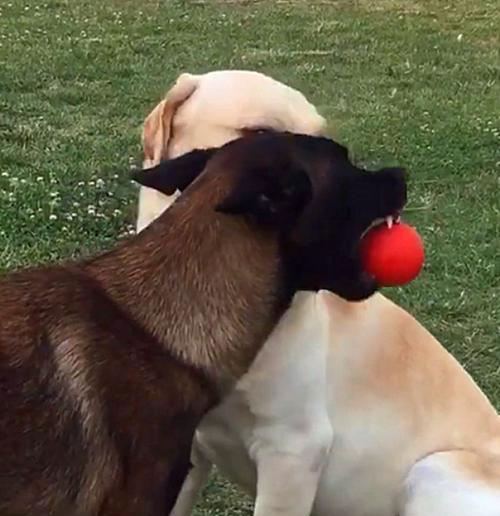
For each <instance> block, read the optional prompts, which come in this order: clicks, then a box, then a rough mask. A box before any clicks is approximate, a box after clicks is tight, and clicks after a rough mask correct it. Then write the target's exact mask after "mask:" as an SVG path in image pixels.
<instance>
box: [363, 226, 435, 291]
mask: <svg viewBox="0 0 500 516" xmlns="http://www.w3.org/2000/svg"><path fill="white" fill-rule="evenodd" d="M360 252H361V261H362V265H363V267H364V269H365V270H366V271H367V272H368V273H369V274H370V275H371V276H373V277H374V278H375V280H376V281H377V283H378V284H379V285H380V286H382V287H384V286H385V287H391V286H401V285H406V284H407V283H410V282H411V281H413V280H414V279H415V278H416V277H417V276H418V275H419V274H420V271H421V270H422V267H423V265H424V259H425V253H424V246H423V243H422V239H421V237H420V235H419V234H418V232H417V231H416V229H415V228H413V227H412V226H409V225H408V224H404V223H402V222H399V223H395V224H393V225H392V226H391V227H389V226H388V225H387V224H385V223H382V224H380V225H378V226H375V227H373V228H371V229H370V230H369V231H368V232H367V233H366V234H365V235H364V236H363V238H362V240H361V248H360Z"/></svg>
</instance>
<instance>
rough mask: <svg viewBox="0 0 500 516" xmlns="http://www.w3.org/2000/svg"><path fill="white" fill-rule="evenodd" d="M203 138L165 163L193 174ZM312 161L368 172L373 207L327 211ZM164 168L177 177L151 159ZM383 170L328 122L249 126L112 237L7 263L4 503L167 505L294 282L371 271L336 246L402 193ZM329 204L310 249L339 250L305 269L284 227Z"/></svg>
mask: <svg viewBox="0 0 500 516" xmlns="http://www.w3.org/2000/svg"><path fill="white" fill-rule="evenodd" d="M213 152H214V151H212V152H208V153H207V151H204V153H202V157H203V156H205V154H206V160H208V159H209V158H210V156H212V154H213ZM197 156H198V155H197V154H196V153H194V158H193V156H191V157H189V156H188V157H187V161H186V159H182V158H180V161H179V163H183V162H184V163H188V165H189V167H194V169H193V170H194V172H193V170H191V172H193V173H190V169H189V167H188V168H187V169H181V171H177V174H176V173H175V170H173V169H171V168H170V169H168V170H167V169H165V170H164V171H163V172H165V173H166V174H167V176H168V175H169V174H170V173H171V172H174V173H173V174H172V177H173V178H174V179H176V180H178V181H181V183H182V182H186V180H185V178H183V173H184V172H187V173H188V176H189V177H190V178H191V179H194V178H195V176H196V175H199V174H200V172H201V171H202V170H203V169H205V163H206V160H205V162H203V160H202V161H200V160H199V156H198V157H197ZM259 160H263V161H262V162H259ZM329 160H330V162H331V166H330V167H329V171H330V172H329V173H328V174H327V175H326V176H325V163H327V162H328V161H329ZM264 165H265V166H264ZM255 166H258V168H259V170H260V171H261V173H260V174H259V175H258V177H259V181H258V182H257V181H256V180H255V179H254V178H255V177H256V176H255V171H254V170H253V167H255ZM196 167H198V168H196ZM167 168H168V167H167ZM181 172H182V173H181ZM262 174H269V175H268V176H267V175H264V176H263V175H262ZM315 174H319V175H320V176H321V177H322V181H324V182H325V184H326V186H328V183H333V186H335V184H336V183H335V182H336V181H338V182H339V184H342V185H343V191H346V192H347V193H348V192H349V189H355V188H357V186H356V185H357V184H358V182H359V181H366V187H367V188H368V189H369V190H368V193H370V189H373V191H372V193H371V194H370V199H373V203H374V206H373V209H374V211H373V212H371V211H370V210H369V209H368V208H369V206H368V204H369V203H366V201H364V200H363V203H364V208H365V212H363V210H358V212H359V220H357V223H356V224H355V225H354V226H353V227H352V228H351V229H349V228H345V227H344V224H341V225H340V226H339V224H338V223H337V224H335V220H337V216H336V213H335V204H336V203H335V202H334V194H332V195H331V196H330V195H327V194H326V193H325V191H324V189H323V191H322V192H321V195H318V194H315V193H313V192H311V189H310V187H308V186H307V185H306V183H308V182H313V183H314V178H313V176H314V175H315ZM159 176H160V179H161V183H162V185H163V186H165V184H166V182H167V183H168V182H169V181H170V180H169V179H168V177H167V178H166V179H165V178H164V177H163V176H162V172H161V171H160V173H156V174H152V175H149V174H148V177H152V178H153V179H155V178H158V177H159ZM327 176H328V177H327ZM377 177H378V178H379V180H376V178H374V177H372V175H371V174H366V173H365V172H362V171H360V170H357V171H356V170H355V169H354V168H353V166H352V165H351V164H349V163H348V161H347V157H346V153H345V152H344V150H343V149H341V148H340V147H339V146H338V145H337V144H335V143H334V142H329V141H327V140H324V139H319V138H318V139H315V138H311V137H302V136H291V135H281V136H280V135H270V136H263V137H255V138H251V137H250V138H246V139H244V140H240V141H239V142H235V143H234V144H228V145H227V146H226V147H224V148H222V149H221V150H220V152H219V151H218V152H217V153H216V154H215V157H213V158H211V159H210V161H209V162H208V166H207V167H206V169H205V172H204V173H203V174H202V175H201V176H200V177H199V178H198V179H196V181H195V182H194V183H193V184H192V185H191V186H190V187H189V188H188V190H187V191H186V193H185V194H184V195H183V196H182V197H181V198H180V199H179V200H178V201H177V202H176V203H175V204H174V205H173V206H172V208H171V209H169V210H168V211H166V212H165V213H164V214H163V215H162V216H161V217H160V218H158V219H157V220H156V221H155V222H154V223H153V224H151V225H150V226H149V227H148V228H147V229H146V230H145V231H143V232H142V233H140V234H139V235H137V236H136V237H134V238H132V239H130V240H129V241H126V242H124V243H123V244H122V245H120V246H118V247H117V248H116V249H114V250H113V251H111V252H109V253H107V254H104V255H102V256H99V257H97V258H94V259H92V260H89V261H86V262H83V263H79V264H70V265H67V266H59V267H57V266H55V267H46V268H40V269H31V270H25V271H20V272H16V273H13V274H10V275H9V276H7V277H5V278H4V279H2V280H1V281H0V310H1V313H2V320H1V323H0V395H1V400H2V407H1V408H2V410H1V411H0V446H1V448H0V449H1V455H0V514H1V515H2V516H39V515H40V516H42V515H43V516H45V515H50V516H94V515H96V516H127V515H130V516H139V515H140V516H160V515H161V516H164V515H166V514H167V513H168V512H169V510H170V508H171V507H172V505H173V503H174V502H175V499H176V497H177V494H178V491H179V489H180V487H181V485H182V482H183V480H184V477H185V475H186V473H187V471H188V468H189V452H190V447H191V442H192V437H193V433H194V431H195V428H196V426H197V425H198V423H199V421H200V419H201V417H202V416H203V415H204V414H205V413H206V412H207V411H208V410H209V409H210V408H211V407H213V406H214V404H215V403H217V402H218V401H219V400H220V396H221V394H222V393H223V392H224V391H225V390H226V389H227V387H229V386H230V385H231V384H232V383H233V382H234V381H235V380H236V379H237V378H238V377H239V376H240V375H241V374H242V373H243V372H244V371H245V370H246V369H247V367H248V366H249V364H250V362H251V360H252V359H253V358H254V356H255V354H256V353H257V351H258V349H259V347H260V346H261V345H262V343H263V342H264V341H265V338H266V337H267V335H268V334H269V332H270V331H271V329H272V328H273V326H274V324H275V323H276V321H277V320H278V318H279V316H280V315H281V313H282V312H283V310H284V309H285V308H286V306H287V304H288V303H289V301H290V300H291V297H292V295H293V293H294V292H295V291H296V290H297V289H299V288H302V289H306V290H307V289H309V288H317V287H318V288H322V287H323V286H328V285H330V284H331V285H333V286H334V285H336V284H337V281H338V274H339V273H343V272H342V271H344V270H349V272H350V274H352V275H353V276H352V283H353V289H354V290H352V295H356V296H358V297H367V296H368V295H370V294H371V293H372V292H373V291H374V289H375V288H376V287H375V286H373V285H372V282H371V281H367V280H366V279H365V277H364V273H363V272H362V271H357V270H356V269H349V268H347V269H346V268H345V267H346V266H348V265H349V266H350V265H352V264H356V263H357V261H356V259H355V257H353V256H352V253H347V254H346V256H345V258H342V259H341V258H339V257H335V253H334V252H333V251H334V249H335V245H339V246H342V244H343V243H345V242H351V241H352V242H355V241H356V238H357V239H359V237H360V235H361V233H362V231H363V230H364V229H366V227H367V226H368V225H369V224H370V223H371V222H372V221H373V219H374V218H377V217H380V216H385V215H386V214H388V213H392V212H393V211H394V210H395V209H398V208H400V207H401V206H402V203H403V202H404V197H405V185H404V180H403V177H402V175H401V174H394V173H393V172H392V171H389V173H381V174H380V176H377ZM249 178H251V179H249ZM387 181H389V186H391V185H392V186H393V188H392V190H393V192H392V193H391V194H390V195H388V196H387V195H385V194H384V195H382V194H381V193H380V192H382V190H381V189H380V186H381V185H383V184H385V183H387ZM188 182H189V181H188ZM378 183H380V184H378ZM179 184H180V183H179ZM179 184H178V185H177V186H179ZM170 186H174V187H175V185H170ZM169 188H170V187H169ZM334 191H335V189H334ZM326 192H328V190H326ZM318 199H319V201H318ZM340 204H342V203H340ZM315 205H317V206H315ZM320 205H321V206H323V207H324V209H325V210H326V213H327V216H326V218H325V221H324V223H323V225H322V227H321V231H319V232H318V231H315V230H314V227H312V226H311V227H310V228H309V231H306V232H307V233H308V240H312V244H311V246H312V247H311V249H312V254H313V255H314V256H316V253H317V249H318V246H320V247H319V248H321V249H323V247H322V246H325V245H329V246H330V247H332V246H333V248H332V249H329V254H327V256H331V257H332V261H331V263H327V262H325V261H324V260H322V261H321V262H319V265H318V266H315V265H314V262H313V261H311V270H309V269H308V268H307V267H306V268H304V267H302V265H301V260H302V259H304V260H306V262H307V263H309V259H311V258H314V256H311V253H308V249H309V247H308V246H309V244H304V245H302V244H300V242H298V243H297V242H296V243H295V244H294V245H295V246H298V247H297V249H300V257H301V260H297V259H296V258H295V259H291V258H292V254H291V251H286V249H288V248H290V249H291V248H292V247H293V246H291V247H290V245H291V244H288V245H285V244H286V242H287V238H288V239H290V238H291V237H290V235H291V234H292V233H293V231H292V230H293V228H294V227H295V226H296V225H297V224H298V223H299V222H300V218H301V212H302V211H304V213H309V212H307V210H306V209H305V208H306V207H307V208H310V207H313V208H314V209H313V212H314V213H315V214H316V215H317V216H318V217H320V216H321V209H320V208H321V206H320ZM223 206H224V208H222V207H223ZM247 206H250V207H249V208H248V210H250V212H245V210H247V208H246V207H247ZM254 209H255V210H256V211H255V212H254V211H252V210H254ZM339 209H341V208H339ZM221 210H223V211H224V213H221ZM358 212H356V213H358ZM235 213H238V215H235ZM342 213H343V212H342ZM357 216H358V215H357ZM261 219H262V220H263V221H265V225H263V224H261V223H258V222H256V220H261ZM273 221H279V222H276V224H278V226H276V225H275V224H274V222H273ZM330 221H332V222H330ZM313 225H314V226H316V225H317V221H316V219H315V218H313ZM330 226H333V227H330ZM284 228H286V229H284ZM301 228H302V230H306V229H307V228H304V224H301ZM287 235H288V236H287ZM332 235H333V236H332ZM334 237H335V239H334ZM296 252H297V251H296ZM339 254H340V253H339ZM320 255H321V256H323V255H322V254H321V253H320V254H318V256H320ZM294 256H295V255H294ZM351 261H352V264H351ZM288 262H290V266H288V265H287V264H288ZM285 269H286V270H285ZM322 270H324V271H325V274H324V275H323V276H321V274H320V272H321V271H322ZM293 271H300V274H298V272H297V274H298V275H297V277H294V276H293V274H295V272H293ZM309 277H310V280H309ZM298 281H299V282H298ZM309 281H311V282H312V283H311V282H309ZM332 282H333V283H332ZM311 285H313V287H311Z"/></svg>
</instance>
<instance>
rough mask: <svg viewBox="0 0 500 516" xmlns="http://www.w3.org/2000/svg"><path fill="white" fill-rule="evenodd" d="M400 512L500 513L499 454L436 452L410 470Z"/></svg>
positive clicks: (436, 515) (440, 515) (433, 515)
mask: <svg viewBox="0 0 500 516" xmlns="http://www.w3.org/2000/svg"><path fill="white" fill-rule="evenodd" d="M399 514H400V516H500V457H499V456H494V455H486V454H478V453H476V452H473V451H464V450H456V451H446V452H439V453H433V454H432V455H429V456H427V457H425V458H424V459H422V460H420V461H419V462H417V463H416V464H415V465H414V466H413V467H412V468H411V470H410V472H409V474H408V476H407V478H406V480H405V483H404V485H403V489H402V493H401V504H400V512H399Z"/></svg>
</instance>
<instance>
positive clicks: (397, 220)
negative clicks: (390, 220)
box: [394, 215, 401, 224]
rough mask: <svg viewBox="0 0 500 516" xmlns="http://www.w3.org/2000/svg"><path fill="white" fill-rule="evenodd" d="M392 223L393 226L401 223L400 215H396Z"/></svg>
mask: <svg viewBox="0 0 500 516" xmlns="http://www.w3.org/2000/svg"><path fill="white" fill-rule="evenodd" d="M394 222H395V224H399V223H400V222H401V215H398V216H397V217H396V220H395V221H394Z"/></svg>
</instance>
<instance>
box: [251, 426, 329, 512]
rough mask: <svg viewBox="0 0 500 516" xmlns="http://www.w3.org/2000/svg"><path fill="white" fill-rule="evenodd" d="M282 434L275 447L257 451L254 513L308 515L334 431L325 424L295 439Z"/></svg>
mask: <svg viewBox="0 0 500 516" xmlns="http://www.w3.org/2000/svg"><path fill="white" fill-rule="evenodd" d="M281 430H282V431H284V433H286V431H287V430H286V429H281ZM282 436H283V434H282ZM278 437H279V435H278ZM283 437H284V438H283V440H282V441H281V442H277V446H276V447H274V449H273V448H270V447H267V446H266V447H265V448H263V449H260V450H259V452H258V453H257V454H256V461H257V476H258V479H257V497H256V500H255V509H254V516H283V515H286V516H308V515H309V514H310V512H311V509H312V506H313V503H314V498H315V496H316V490H317V487H318V482H319V478H320V476H321V472H322V470H323V466H324V464H325V462H326V460H327V457H328V452H329V450H330V446H331V442H332V432H331V430H330V429H329V427H325V428H324V429H323V430H319V431H313V432H312V433H311V434H309V435H306V434H304V435H301V436H295V438H293V439H291V438H290V436H288V437H286V436H283Z"/></svg>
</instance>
